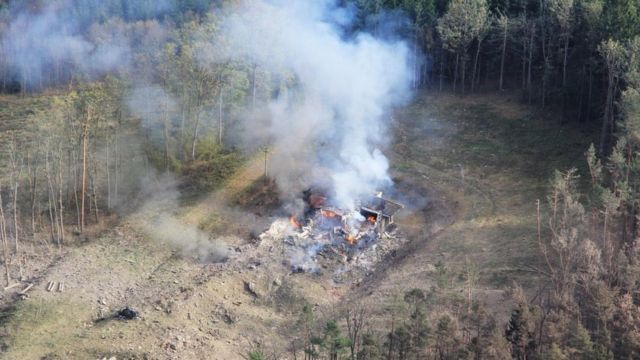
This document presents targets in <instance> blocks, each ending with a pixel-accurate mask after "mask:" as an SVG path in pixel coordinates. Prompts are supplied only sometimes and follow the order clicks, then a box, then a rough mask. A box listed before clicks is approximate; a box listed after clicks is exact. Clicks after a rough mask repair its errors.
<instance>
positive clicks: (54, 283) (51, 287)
mask: <svg viewBox="0 0 640 360" xmlns="http://www.w3.org/2000/svg"><path fill="white" fill-rule="evenodd" d="M55 286H56V282H55V281H49V284H48V285H47V291H49V292H51V290H53V289H54V288H55Z"/></svg>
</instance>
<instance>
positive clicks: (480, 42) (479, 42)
mask: <svg viewBox="0 0 640 360" xmlns="http://www.w3.org/2000/svg"><path fill="white" fill-rule="evenodd" d="M480 46H482V40H480V39H478V47H477V48H476V56H475V58H474V59H473V73H472V74H471V91H472V92H473V91H474V90H475V79H476V67H477V66H478V58H479V57H480Z"/></svg>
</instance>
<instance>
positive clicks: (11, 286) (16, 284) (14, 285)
mask: <svg viewBox="0 0 640 360" xmlns="http://www.w3.org/2000/svg"><path fill="white" fill-rule="evenodd" d="M18 285H20V283H19V282H17V283H14V284H11V285H9V286H7V287H5V288H4V291H7V290H10V289H13V288H14V287H16V286H18Z"/></svg>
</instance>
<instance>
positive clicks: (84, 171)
mask: <svg viewBox="0 0 640 360" xmlns="http://www.w3.org/2000/svg"><path fill="white" fill-rule="evenodd" d="M90 120H91V107H87V119H86V120H85V122H84V123H83V124H82V180H81V184H80V186H81V191H80V195H81V196H80V233H82V232H84V203H85V197H86V190H87V140H88V139H87V138H88V135H89V121H90Z"/></svg>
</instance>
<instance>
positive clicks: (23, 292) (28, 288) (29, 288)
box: [20, 283, 35, 295]
mask: <svg viewBox="0 0 640 360" xmlns="http://www.w3.org/2000/svg"><path fill="white" fill-rule="evenodd" d="M33 285H35V284H34V283H31V284H29V285H28V286H27V287H26V288H24V289H22V291H20V295H24V294H26V293H27V291H29V290H31V288H32V287H33Z"/></svg>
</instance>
